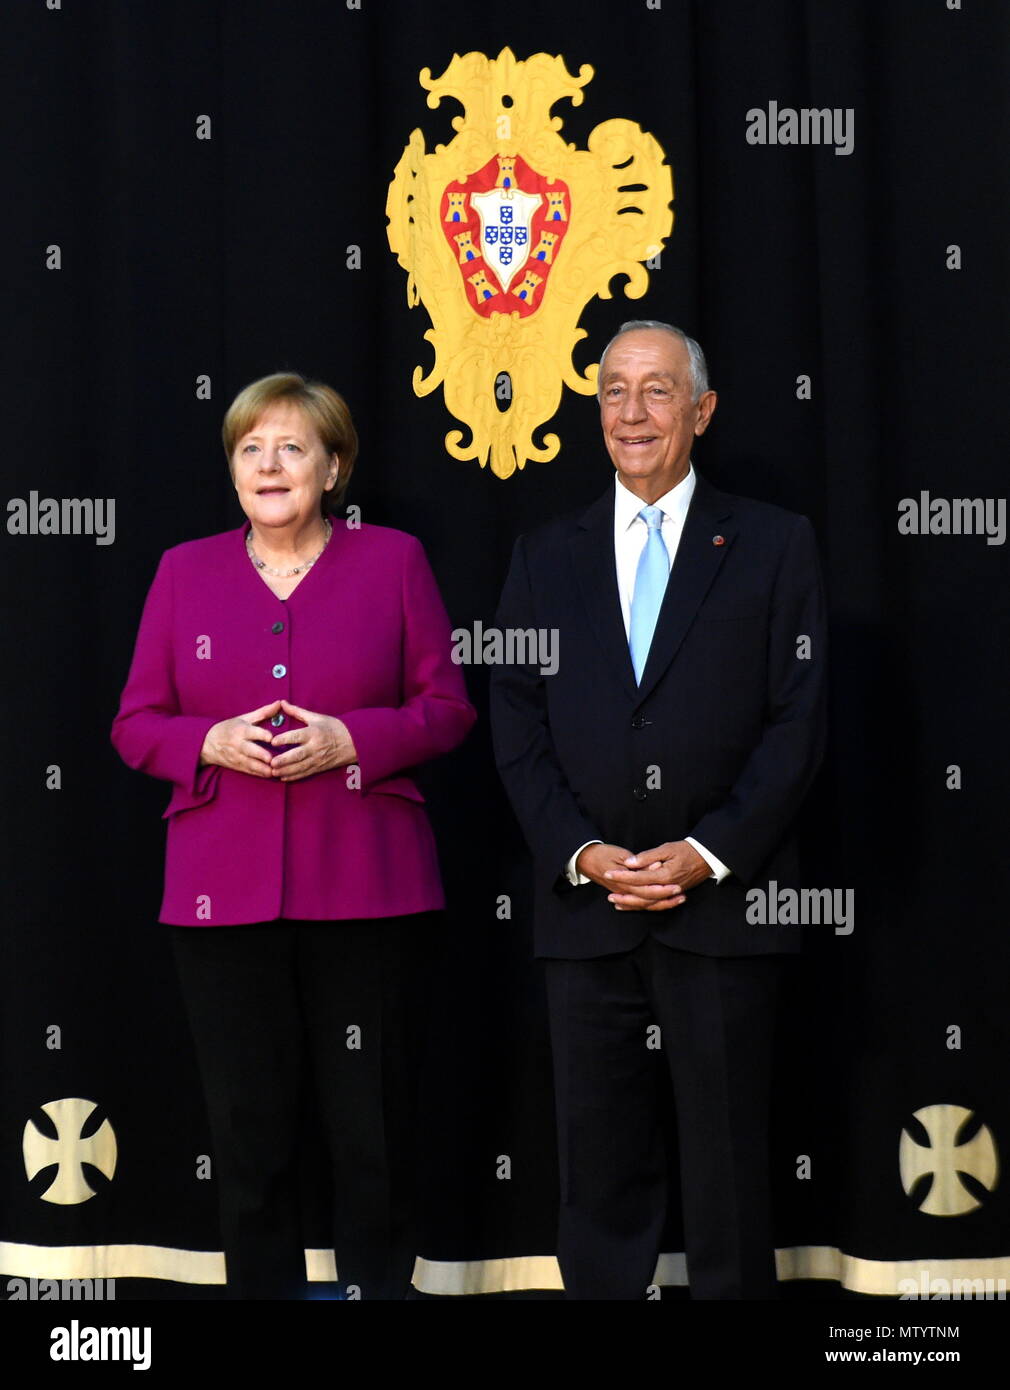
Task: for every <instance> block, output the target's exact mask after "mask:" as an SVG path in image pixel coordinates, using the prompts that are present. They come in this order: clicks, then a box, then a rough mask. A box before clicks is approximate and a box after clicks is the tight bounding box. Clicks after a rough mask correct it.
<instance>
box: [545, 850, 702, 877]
mask: <svg viewBox="0 0 1010 1390" xmlns="http://www.w3.org/2000/svg"><path fill="white" fill-rule="evenodd" d="M602 844H603V841H602V840H587V841H586V844H585V845H579V847H578V849H577V850H576V851H575V853H574V854H573V855H572V857H571V859H569V861H568V863H567V864H566V865H565V878H567V880H568V882H569V883H570V884H571V885H572V887H573V888H578V887H579V886H580V885H581V884H583V883H592V879H590V878H587V877H586V875H585V874H579V873H576V872H575V861H576V860H577V859H578V857H579V855H580V854H581V853H582V851H583V850H584V849H585V848H586V845H602ZM698 853H699V854H700V853H701V851H700V850H699V851H698Z"/></svg>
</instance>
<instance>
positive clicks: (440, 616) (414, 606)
mask: <svg viewBox="0 0 1010 1390" xmlns="http://www.w3.org/2000/svg"><path fill="white" fill-rule="evenodd" d="M407 540H408V544H407V546H406V547H405V554H404V563H403V569H402V571H401V584H402V593H401V603H402V606H403V652H402V662H403V666H402V673H403V682H402V692H403V696H402V703H401V704H400V705H398V706H392V705H390V706H371V707H368V708H364V709H354V710H348V711H347V712H346V713H342V714H341V715H340V719H341V720H342V721H343V723H344V724H345V725H346V726H347V729H348V731H349V732H350V735H351V738H352V739H353V740H354V748H355V753H356V755H357V756H356V762H357V765H358V767H359V768H360V769H361V789H362V791H368V790H369V789H370V788H371V787H372V786H373V785H374V784H375V783H376V782H381V781H383V780H384V779H385V778H387V777H391V776H393V774H394V773H397V772H403V771H404V770H405V769H406V768H409V767H415V766H417V765H418V764H419V763H424V762H427V761H429V759H431V758H435V757H438V756H439V755H440V754H442V753H448V752H449V751H450V750H451V749H453V748H455V747H456V745H457V744H459V743H462V741H463V739H464V738H465V737H466V735H467V733H468V732H469V731H470V728H471V727H472V725H473V723H474V721H475V720H476V718H477V711H476V710H475V709H474V707H473V706H472V705H471V704H470V702H469V700H468V699H467V694H466V684H465V682H464V680H463V672H462V670H461V669H460V667H459V666H457V665H455V664H454V662H453V660H452V638H451V633H450V625H449V617H448V614H447V613H446V611H445V605H444V604H443V603H442V596H441V594H440V593H439V591H438V585H437V583H436V582H435V576H434V575H433V574H432V572H431V568H430V566H429V564H428V561H427V558H426V556H425V553H424V547H423V546H422V545H421V542H420V541H419V540H417V539H416V538H415V537H413V536H409V537H408V538H407Z"/></svg>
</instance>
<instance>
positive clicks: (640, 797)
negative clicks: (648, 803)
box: [632, 787, 649, 801]
mask: <svg viewBox="0 0 1010 1390" xmlns="http://www.w3.org/2000/svg"><path fill="white" fill-rule="evenodd" d="M648 795H649V793H648V792H647V791H646V790H645V788H644V787H636V788H635V790H634V791H633V792H632V796H634V798H635V800H636V801H644V800H645V798H646V797H647V796H648Z"/></svg>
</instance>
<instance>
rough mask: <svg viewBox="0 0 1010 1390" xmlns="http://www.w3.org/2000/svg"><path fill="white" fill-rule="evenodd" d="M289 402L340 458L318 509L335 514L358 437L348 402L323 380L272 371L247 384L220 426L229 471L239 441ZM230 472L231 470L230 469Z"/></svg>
mask: <svg viewBox="0 0 1010 1390" xmlns="http://www.w3.org/2000/svg"><path fill="white" fill-rule="evenodd" d="M284 401H290V402H291V403H292V404H293V405H297V406H299V407H300V408H301V409H302V410H304V412H305V414H306V415H307V416H308V417H309V419H310V420H311V422H312V424H313V425H314V426H315V430H316V433H317V434H318V435H319V438H320V441H321V442H322V446H323V448H324V449H325V450H326V452H327V453H328V454H336V455H338V457H339V460H340V464H339V472H338V473H337V481H336V484H335V485H334V486H333V487H332V488H330V490H329V491H328V492H324V493H323V495H322V499H321V510H322V511H324V512H325V511H326V510H327V509H328V510H329V511H331V512H333V511H336V509H337V507H338V506H339V505H340V501H341V499H342V498H343V495H344V493H345V492H346V490H347V484H348V483H349V482H350V480H351V474H352V472H353V471H354V460H355V459H356V458H357V456H358V435H357V431H356V430H355V428H354V421H353V420H352V419H351V412H350V410H349V409H348V408H347V402H346V401H345V400H344V398H343V396H341V395H340V394H339V392H337V391H334V389H333V387H332V386H327V385H326V384H325V383H324V382H322V381H308V380H306V378H305V377H303V376H299V375H298V373H297V372H274V374H273V375H272V376H264V377H260V379H259V381H253V382H250V384H249V385H248V386H245V387H243V389H242V390H241V391H240V392H239V393H238V395H237V396H236V397H235V399H234V400H233V401H232V403H231V405H230V406H229V407H228V410H227V413H226V414H225V417H224V424H223V425H222V427H221V440H222V443H223V444H224V452H225V457H226V458H227V460H228V468H229V470H232V457H233V455H234V453H235V449H236V447H237V445H238V442H239V440H240V439H242V438H243V437H244V436H245V435H247V434H249V432H250V431H251V430H252V428H253V426H254V425H255V424H256V422H257V420H259V418H260V416H261V415H263V413H264V412H265V411H266V410H268V409H269V408H270V407H271V406H272V405H277V404H278V403H279V402H284ZM232 471H233V470H232Z"/></svg>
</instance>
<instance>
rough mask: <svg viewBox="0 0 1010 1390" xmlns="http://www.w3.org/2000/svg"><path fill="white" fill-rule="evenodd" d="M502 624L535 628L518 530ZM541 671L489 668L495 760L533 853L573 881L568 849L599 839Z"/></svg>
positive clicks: (558, 880) (561, 884) (555, 878)
mask: <svg viewBox="0 0 1010 1390" xmlns="http://www.w3.org/2000/svg"><path fill="white" fill-rule="evenodd" d="M495 626H496V627H497V628H498V630H499V631H504V630H506V629H510V628H515V629H523V630H526V629H529V628H536V627H537V622H536V615H535V612H534V605H533V597H532V591H531V586H530V577H529V567H528V563H527V560H526V546H525V541H524V538H523V537H522V536H520V537H519V539H518V540H517V541H516V543H515V546H514V548H513V551H512V563H511V565H510V566H509V573H508V578H507V579H506V581H505V587H504V589H503V590H502V595H501V601H500V602H499V605H498V612H497V614H496V616H495ZM544 682H545V677H544V676H542V675H541V674H540V670H539V668H538V667H537V666H536V665H527V664H515V665H512V664H509V665H496V666H493V667H492V668H491V681H490V689H491V735H492V741H493V743H494V756H495V763H496V765H497V767H498V772H499V775H500V776H501V779H502V782H503V783H504V786H505V790H506V792H507V793H508V798H509V801H510V802H511V803H512V809H513V810H514V811H515V814H516V819H517V820H518V821H519V825H520V827H521V828H522V832H523V834H524V836H525V837H526V843H527V844H528V845H529V847H530V851H531V853H532V854H533V857H534V859H535V860H536V861H537V862H538V864H540V865H541V866H542V868H543V869H544V870H546V872H547V874H548V875H549V876H550V879H551V881H552V883H553V885H554V887H555V888H556V889H557V890H558V891H560V892H565V891H567V890H569V889H571V888H572V884H571V883H570V882H569V880H568V879H567V878H566V877H565V873H564V869H565V865H566V864H567V862H568V860H569V859H570V858H571V856H572V854H573V853H574V852H575V851H576V850H577V849H579V848H580V847H581V846H583V845H585V844H587V843H588V842H589V841H591V840H602V839H603V837H602V836H601V835H600V833H599V831H598V830H597V828H596V826H594V825H592V824H591V823H590V821H588V820H587V819H586V817H585V815H584V814H583V812H582V811H581V810H580V808H579V804H578V802H577V801H576V799H575V794H574V792H573V791H572V789H571V787H570V786H569V785H568V779H567V778H566V776H565V773H564V770H563V769H562V767H561V763H560V761H559V759H558V755H557V751H556V749H555V747H554V740H553V738H552V736H551V731H550V721H549V718H548V713H547V692H546V688H545V684H544Z"/></svg>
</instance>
